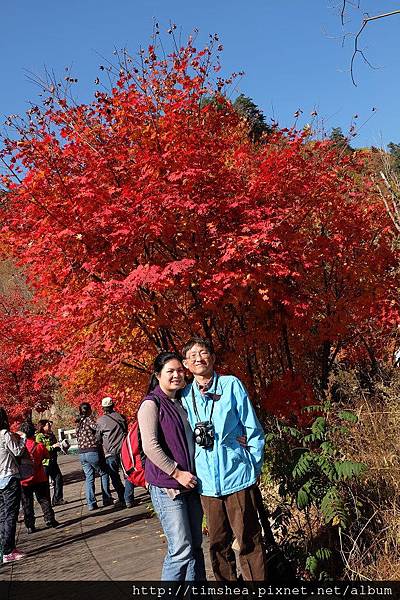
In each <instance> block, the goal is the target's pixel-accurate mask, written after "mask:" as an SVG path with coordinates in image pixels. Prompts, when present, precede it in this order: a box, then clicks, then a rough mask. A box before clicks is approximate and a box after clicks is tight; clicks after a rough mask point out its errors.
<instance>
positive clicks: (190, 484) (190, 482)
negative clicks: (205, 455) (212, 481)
mask: <svg viewBox="0 0 400 600" xmlns="http://www.w3.org/2000/svg"><path fill="white" fill-rule="evenodd" d="M172 477H174V479H176V480H177V482H178V483H180V484H181V485H183V487H185V488H188V489H189V490H193V489H194V488H195V487H196V485H197V478H196V477H195V476H194V475H192V473H189V471H180V470H179V469H178V468H176V469H175V471H174V472H173V473H172Z"/></svg>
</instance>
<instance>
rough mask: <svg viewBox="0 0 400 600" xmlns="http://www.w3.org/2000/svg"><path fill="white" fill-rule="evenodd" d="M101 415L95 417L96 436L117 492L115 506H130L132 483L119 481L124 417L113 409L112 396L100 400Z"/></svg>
mask: <svg viewBox="0 0 400 600" xmlns="http://www.w3.org/2000/svg"><path fill="white" fill-rule="evenodd" d="M101 406H102V408H103V415H102V416H101V417H99V418H98V419H97V422H96V426H97V430H96V438H97V441H98V442H99V443H101V445H102V447H103V452H104V456H105V459H106V465H107V470H108V473H109V475H110V479H111V482H112V484H113V486H114V489H115V491H116V492H117V494H118V503H116V504H115V506H119V507H121V508H125V507H126V508H131V507H132V506H133V502H134V490H135V488H134V485H133V484H132V483H131V482H130V481H129V480H128V479H125V486H124V484H123V483H122V481H121V477H120V474H119V470H120V468H121V459H120V455H119V453H120V451H121V446H122V442H123V441H124V438H125V436H126V434H127V433H128V425H127V422H126V419H125V417H123V416H122V415H121V414H120V413H119V412H117V411H116V410H114V402H113V400H112V398H110V397H109V396H107V397H106V398H103V400H102V401H101Z"/></svg>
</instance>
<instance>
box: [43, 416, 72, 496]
mask: <svg viewBox="0 0 400 600" xmlns="http://www.w3.org/2000/svg"><path fill="white" fill-rule="evenodd" d="M52 425H53V421H50V420H49V419H40V421H39V422H38V424H37V433H36V443H37V444H40V443H42V444H43V445H44V446H45V447H46V448H47V450H48V452H49V458H45V459H44V460H43V466H44V470H45V472H46V475H47V476H48V478H49V479H51V480H52V482H53V489H54V491H53V497H52V499H51V503H52V505H53V506H59V505H62V504H67V501H66V500H64V480H63V476H62V473H61V471H60V467H59V465H58V462H57V455H58V452H60V451H61V445H60V443H59V442H58V441H57V438H56V436H55V435H54V433H53V432H52V430H51V426H52Z"/></svg>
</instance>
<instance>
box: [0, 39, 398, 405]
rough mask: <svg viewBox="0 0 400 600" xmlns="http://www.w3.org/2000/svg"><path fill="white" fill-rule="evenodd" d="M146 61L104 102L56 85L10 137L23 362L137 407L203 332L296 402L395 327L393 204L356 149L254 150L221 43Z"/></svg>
mask: <svg viewBox="0 0 400 600" xmlns="http://www.w3.org/2000/svg"><path fill="white" fill-rule="evenodd" d="M142 60H143V69H142V70H141V71H139V72H137V71H138V69H137V68H136V67H134V66H133V65H132V66H131V67H130V68H128V69H125V68H123V69H122V70H121V72H120V76H119V79H118V81H117V82H116V84H115V87H113V89H112V90H110V92H109V93H105V92H104V93H103V92H101V93H100V92H98V93H96V99H95V100H94V101H93V102H92V103H90V104H87V105H83V104H82V105H77V106H76V105H69V104H68V102H67V101H66V100H65V98H62V99H57V95H56V94H57V90H56V91H55V92H54V90H53V91H52V94H50V97H49V99H48V100H47V101H46V107H45V109H44V110H43V111H42V110H40V109H37V110H36V109H35V110H33V111H31V112H30V115H29V121H28V122H27V123H26V124H25V126H19V136H18V139H16V140H15V139H14V140H11V139H9V140H6V142H5V146H4V148H5V149H4V152H3V155H2V156H3V158H4V160H6V161H7V163H8V164H9V165H10V166H11V169H13V170H14V172H15V169H16V170H17V172H16V174H17V175H18V177H19V181H16V180H15V179H14V178H13V177H12V176H8V175H5V176H4V177H3V183H4V185H5V186H6V187H7V189H8V193H7V201H6V203H4V209H3V211H2V222H3V235H4V237H5V240H6V248H7V253H11V254H12V256H13V257H14V258H15V260H17V262H18V264H19V265H21V266H22V267H23V269H24V272H25V273H26V277H27V279H28V282H29V285H30V287H31V289H32V290H34V298H33V300H32V302H31V306H30V307H29V310H26V311H25V312H24V314H23V315H22V314H20V315H19V319H18V323H17V322H16V323H15V326H16V328H17V331H18V330H19V329H20V330H21V331H23V330H24V329H25V330H29V331H30V335H29V340H26V346H25V350H24V352H25V357H26V359H27V360H29V361H31V363H30V364H35V367H36V368H37V371H36V374H35V378H36V380H38V381H39V380H40V379H41V378H42V377H43V376H46V375H48V374H51V375H54V376H56V377H57V378H59V379H60V380H61V381H62V384H63V386H64V389H65V391H66V394H67V395H68V397H69V398H70V399H71V401H74V402H77V401H79V400H81V399H82V398H85V399H89V400H92V401H94V402H95V403H96V402H97V401H98V400H99V398H100V397H101V394H102V393H103V392H104V393H105V392H106V393H108V394H111V395H114V396H115V397H117V398H118V399H119V400H120V401H121V402H122V403H123V404H124V410H125V411H127V412H133V411H134V409H135V406H136V405H137V402H138V399H139V398H140V397H141V396H142V395H143V392H144V389H145V384H146V381H147V378H148V374H149V369H150V365H151V360H152V357H153V355H154V354H155V353H156V352H157V351H158V350H161V349H166V348H176V349H178V350H179V349H180V348H181V346H182V344H183V342H184V341H185V340H186V339H187V338H188V336H189V335H190V334H192V333H200V334H203V335H206V336H209V337H212V339H213V341H214V345H215V348H216V350H217V352H218V355H219V363H220V366H221V368H222V369H223V370H227V371H231V372H234V373H235V374H237V375H239V376H240V377H241V378H242V379H244V380H245V381H246V382H247V384H248V386H249V388H250V390H251V392H252V394H256V393H257V394H258V395H259V397H260V398H261V403H262V404H263V405H264V406H265V408H267V409H270V410H272V411H274V412H275V413H276V414H279V415H284V414H285V413H286V414H287V413H290V412H292V411H294V412H297V411H298V410H299V408H300V406H301V405H302V404H307V403H309V402H310V401H312V398H310V389H311V388H313V389H317V388H324V387H325V386H326V383H327V378H328V375H329V372H330V370H331V368H332V366H333V364H334V361H335V359H336V358H337V356H338V354H339V353H340V354H341V356H348V357H349V358H353V359H357V357H360V356H361V355H365V354H366V352H367V350H368V351H371V352H375V351H378V350H379V348H380V347H381V346H382V344H384V340H386V337H387V336H389V335H390V334H391V332H392V330H393V327H394V325H395V323H397V320H398V310H397V309H398V307H397V304H396V302H397V300H396V294H395V287H396V280H395V276H394V266H395V264H396V256H395V255H394V253H393V251H392V240H391V234H390V226H389V222H388V219H387V216H386V213H385V210H384V207H383V206H382V204H381V202H380V199H379V198H378V197H377V195H376V193H375V191H374V189H373V187H372V186H371V184H370V179H369V177H368V174H367V173H366V169H365V164H364V162H363V161H362V160H361V159H359V158H358V157H357V153H354V154H353V155H351V156H341V155H340V153H339V152H338V150H337V149H336V148H335V147H334V146H332V144H330V143H328V142H324V141H322V142H321V141H314V142H311V141H310V140H309V139H308V138H307V137H306V136H305V135H304V134H301V133H300V134H297V133H295V132H289V131H276V132H275V133H274V134H271V135H269V136H268V137H267V138H266V139H264V140H263V141H262V143H260V144H254V143H252V141H251V139H250V137H249V136H248V132H247V125H246V123H245V122H244V121H243V120H242V119H241V118H240V117H239V116H238V115H237V113H236V112H235V111H234V109H233V107H232V104H231V103H230V101H229V100H227V98H226V97H225V96H224V95H223V83H224V82H223V81H222V80H221V79H218V80H217V82H216V84H214V85H213V84H212V81H211V77H210V72H211V73H212V72H213V68H212V50H211V49H206V50H203V51H201V52H198V51H196V50H195V48H194V47H193V45H192V43H191V42H189V44H188V45H187V46H186V47H183V48H180V49H178V50H177V51H176V52H175V53H174V54H173V55H171V56H170V57H168V58H167V59H159V58H158V57H157V56H156V50H155V48H154V47H150V48H149V52H148V55H147V56H143V55H142ZM53 92H54V93H53ZM205 97H207V98H212V100H211V101H208V102H205V101H204V98H205ZM18 169H19V172H18ZM32 306H33V307H34V309H33V310H32ZM2 343H3V342H2ZM11 354H12V353H11ZM289 380H290V382H291V386H290V389H291V390H292V391H293V394H292V395H291V399H290V398H286V396H287V394H286V392H285V390H286V391H287V386H288V381H289ZM3 385H4V386H6V387H7V385H8V384H7V381H6V380H4V382H3ZM303 385H304V387H303ZM283 392H285V393H283ZM283 396H285V398H286V399H285V401H283V400H282V401H281V400H280V399H282V398H283ZM287 400H289V401H287ZM18 401H19V402H23V400H22V396H21V399H20V400H18ZM33 401H34V400H33V399H32V400H31V399H29V400H27V401H26V402H28V403H32V402H33ZM24 402H25V400H24Z"/></svg>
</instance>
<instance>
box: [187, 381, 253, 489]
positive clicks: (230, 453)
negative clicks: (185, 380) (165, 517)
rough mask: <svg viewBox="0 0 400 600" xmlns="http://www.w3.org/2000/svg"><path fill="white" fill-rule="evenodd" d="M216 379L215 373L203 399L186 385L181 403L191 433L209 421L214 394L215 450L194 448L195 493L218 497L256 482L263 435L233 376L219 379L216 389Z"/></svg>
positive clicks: (249, 404) (194, 387)
mask: <svg viewBox="0 0 400 600" xmlns="http://www.w3.org/2000/svg"><path fill="white" fill-rule="evenodd" d="M216 379H217V378H216V375H215V373H214V379H213V382H212V385H211V387H210V389H209V391H208V392H207V393H206V394H205V395H204V396H202V394H201V393H200V390H199V389H198V386H197V383H196V382H195V381H193V383H190V384H189V385H187V386H186V387H185V389H184V390H183V392H182V403H183V406H184V407H185V409H186V410H187V413H188V419H189V423H190V425H191V427H192V429H194V427H195V424H196V423H197V422H198V421H208V420H209V418H210V412H211V406H212V400H213V394H216V397H217V398H218V399H217V400H216V401H215V403H214V412H213V416H212V423H213V425H214V431H215V434H214V435H215V441H214V447H213V448H212V449H209V448H202V447H201V446H198V445H197V444H196V448H195V466H196V476H197V478H198V481H199V486H198V491H199V493H200V494H203V495H204V496H216V497H217V496H225V495H226V494H232V493H233V492H238V491H240V490H243V489H245V488H247V487H249V486H251V485H253V484H254V483H255V482H256V479H257V477H258V476H259V475H260V473H261V467H262V464H263V457H264V432H263V429H262V427H261V425H260V422H259V421H258V419H257V416H256V414H255V411H254V408H253V406H252V404H251V402H250V400H249V397H248V395H247V392H246V389H245V387H244V386H243V384H242V382H241V381H240V380H239V379H238V378H237V377H234V376H233V375H220V376H219V378H218V384H217V388H216V389H215V384H216ZM192 390H193V392H194V395H195V401H196V405H197V413H198V416H197V414H196V411H195V408H194V406H193V399H192ZM199 417H200V418H199ZM239 435H246V436H247V448H243V447H242V446H241V445H240V444H239V442H238V441H237V439H236V438H237V437H238V436H239Z"/></svg>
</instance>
